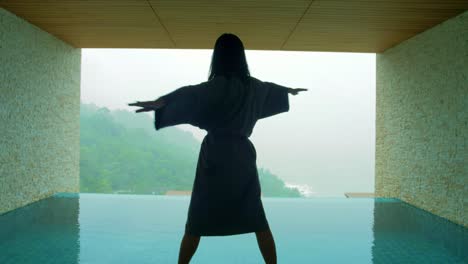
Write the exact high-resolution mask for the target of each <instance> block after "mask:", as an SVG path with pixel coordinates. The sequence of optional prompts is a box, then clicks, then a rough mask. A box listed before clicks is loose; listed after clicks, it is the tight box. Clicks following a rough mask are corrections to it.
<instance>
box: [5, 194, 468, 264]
mask: <svg viewBox="0 0 468 264" xmlns="http://www.w3.org/2000/svg"><path fill="white" fill-rule="evenodd" d="M189 199H190V198H189V197H171V196H145V195H103V194H58V195H55V196H53V197H50V198H48V199H44V200H41V201H39V202H36V203H33V204H31V205H29V206H26V207H23V208H20V209H17V210H14V211H12V212H9V213H7V214H4V215H0V263H2V264H7V263H14V264H17V263H41V264H46V263H60V264H64V263H100V264H101V263H176V262H177V254H178V249H179V242H180V238H181V236H182V233H183V228H184V224H185V220H186V213H187V209H188V203H189ZM263 201H264V207H265V211H266V213H267V217H268V219H269V223H270V226H271V229H272V231H273V234H274V235H275V240H276V244H277V250H278V262H279V263H359V264H361V263H468V243H467V242H468V231H467V229H466V228H463V227H461V226H459V225H455V224H453V223H451V222H449V221H446V220H444V219H442V218H439V217H436V216H434V215H432V214H429V213H427V212H424V211H422V210H419V209H417V208H415V207H413V206H410V205H408V204H406V203H403V202H400V201H399V200H396V199H371V198H360V199H357V198H356V199H346V198H314V199H305V198H304V199H296V198H290V199H288V198H263ZM192 263H208V264H210V263H263V261H262V258H261V255H260V252H259V250H258V246H257V242H256V240H255V235H254V234H253V233H252V234H245V235H237V236H226V237H202V239H201V241H200V245H199V249H198V251H197V253H196V254H195V256H194V258H193V261H192Z"/></svg>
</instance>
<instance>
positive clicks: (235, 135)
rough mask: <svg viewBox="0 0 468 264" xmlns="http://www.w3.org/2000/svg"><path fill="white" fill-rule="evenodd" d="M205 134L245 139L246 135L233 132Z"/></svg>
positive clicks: (215, 136)
mask: <svg viewBox="0 0 468 264" xmlns="http://www.w3.org/2000/svg"><path fill="white" fill-rule="evenodd" d="M207 136H212V137H214V138H240V139H247V136H246V135H242V134H239V133H235V132H232V133H230V132H208V135H207Z"/></svg>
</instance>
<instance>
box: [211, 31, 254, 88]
mask: <svg viewBox="0 0 468 264" xmlns="http://www.w3.org/2000/svg"><path fill="white" fill-rule="evenodd" d="M216 76H225V77H228V78H229V77H231V76H238V77H239V78H241V79H242V80H247V79H248V78H249V77H250V72H249V66H248V65H247V59H246V58H245V51H244V44H242V41H241V40H240V38H239V37H237V36H236V35H234V34H230V33H224V34H222V35H221V36H220V37H219V38H218V39H217V40H216V43H215V46H214V50H213V55H212V57H211V65H210V73H209V75H208V80H211V79H213V78H214V77H216Z"/></svg>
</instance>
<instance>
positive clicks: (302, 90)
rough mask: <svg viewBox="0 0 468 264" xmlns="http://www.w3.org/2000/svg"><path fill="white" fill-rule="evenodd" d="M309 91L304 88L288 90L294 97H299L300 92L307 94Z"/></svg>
mask: <svg viewBox="0 0 468 264" xmlns="http://www.w3.org/2000/svg"><path fill="white" fill-rule="evenodd" d="M305 91H307V89H304V88H296V89H294V88H289V90H288V93H290V94H292V95H297V94H298V93H299V92H305Z"/></svg>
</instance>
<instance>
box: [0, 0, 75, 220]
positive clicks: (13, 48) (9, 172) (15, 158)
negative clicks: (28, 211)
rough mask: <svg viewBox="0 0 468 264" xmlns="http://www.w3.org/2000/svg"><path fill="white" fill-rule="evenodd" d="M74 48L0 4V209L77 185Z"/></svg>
mask: <svg viewBox="0 0 468 264" xmlns="http://www.w3.org/2000/svg"><path fill="white" fill-rule="evenodd" d="M80 67H81V50H80V49H75V48H73V47H71V46H69V45H67V44H65V43H64V42H63V41H61V40H59V39H57V38H55V37H53V36H52V35H50V34H48V33H46V32H44V31H42V30H41V29H39V28H37V27H35V26H33V25H31V24H30V23H28V22H26V21H24V20H23V19H21V18H19V17H17V16H15V15H14V14H12V13H10V12H8V11H6V10H5V9H2V8H0V124H1V125H0V135H1V137H0V214H1V213H4V212H7V211H9V210H12V209H15V208H18V207H21V206H24V205H26V204H28V203H31V202H33V201H36V200H39V199H42V198H45V197H48V196H50V195H52V194H54V193H56V192H78V191H79V155H80V151H79V143H80V142H79V114H80Z"/></svg>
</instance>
